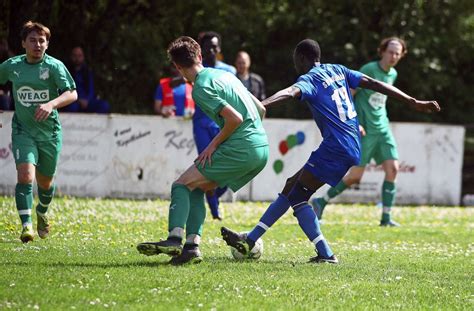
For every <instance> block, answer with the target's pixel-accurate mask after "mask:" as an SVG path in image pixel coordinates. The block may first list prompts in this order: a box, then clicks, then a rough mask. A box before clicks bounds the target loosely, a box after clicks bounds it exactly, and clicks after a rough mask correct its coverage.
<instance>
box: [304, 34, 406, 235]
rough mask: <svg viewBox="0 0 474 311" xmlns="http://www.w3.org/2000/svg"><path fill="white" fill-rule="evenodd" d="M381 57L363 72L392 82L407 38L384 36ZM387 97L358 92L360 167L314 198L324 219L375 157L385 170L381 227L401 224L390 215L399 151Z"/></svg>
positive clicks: (404, 50)
mask: <svg viewBox="0 0 474 311" xmlns="http://www.w3.org/2000/svg"><path fill="white" fill-rule="evenodd" d="M378 52H379V55H380V60H378V61H373V62H370V63H368V64H365V65H364V66H362V68H361V69H360V72H362V73H364V74H365V75H367V76H369V77H371V78H374V79H376V80H379V81H383V82H386V83H388V84H391V85H393V84H394V82H395V80H396V78H397V71H396V70H395V68H394V67H395V66H396V65H397V63H398V62H399V61H400V59H401V58H402V57H403V56H404V55H405V54H406V53H407V48H406V44H405V41H403V40H402V39H400V38H397V37H390V38H385V39H383V40H382V42H381V43H380V46H379V48H378ZM386 101H387V96H386V95H383V94H381V93H377V92H375V91H372V90H369V89H357V90H356V91H355V102H356V105H355V106H356V111H357V116H358V118H359V123H360V127H359V128H360V132H361V135H362V139H361V143H362V156H361V161H360V164H359V165H358V166H353V167H352V168H351V169H350V171H349V172H348V173H347V175H346V176H344V178H343V179H342V180H341V181H340V182H339V183H338V184H337V185H336V186H335V187H332V188H330V189H329V190H328V192H327V193H326V194H325V195H324V196H323V197H320V198H316V199H314V200H313V202H312V203H313V207H314V208H315V209H316V213H317V215H318V217H319V219H321V217H322V213H323V210H324V208H325V206H326V204H327V203H328V201H329V200H330V199H332V198H334V197H335V196H337V195H338V194H339V193H341V192H342V191H344V190H345V189H346V188H348V187H350V186H351V185H353V184H357V183H359V182H360V180H361V178H362V175H363V174H364V170H365V166H366V165H367V164H369V162H370V161H371V159H374V160H375V162H376V163H377V164H381V165H382V168H383V170H384V172H385V179H384V182H383V185H382V204H383V211H382V219H381V221H380V225H381V226H390V227H393V226H399V224H398V223H397V222H395V221H393V220H392V219H391V217H390V212H391V209H392V206H393V203H394V201H395V193H396V187H395V180H396V177H397V172H398V167H399V164H398V152H397V145H396V143H395V139H394V137H393V134H392V131H391V130H390V125H389V120H388V117H387V109H386V107H385V103H386Z"/></svg>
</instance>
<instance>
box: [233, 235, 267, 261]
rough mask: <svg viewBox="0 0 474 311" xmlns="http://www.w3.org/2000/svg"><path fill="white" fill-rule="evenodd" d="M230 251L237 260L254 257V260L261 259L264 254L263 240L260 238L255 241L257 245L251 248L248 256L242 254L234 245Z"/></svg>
mask: <svg viewBox="0 0 474 311" xmlns="http://www.w3.org/2000/svg"><path fill="white" fill-rule="evenodd" d="M230 253H231V254H232V257H234V259H236V260H244V259H254V260H256V259H259V258H260V257H261V256H262V254H263V240H262V239H258V240H257V241H256V242H255V246H254V247H253V248H252V249H251V250H250V253H249V254H248V255H247V256H245V255H242V253H240V252H239V251H238V250H237V249H236V248H234V247H231V248H230Z"/></svg>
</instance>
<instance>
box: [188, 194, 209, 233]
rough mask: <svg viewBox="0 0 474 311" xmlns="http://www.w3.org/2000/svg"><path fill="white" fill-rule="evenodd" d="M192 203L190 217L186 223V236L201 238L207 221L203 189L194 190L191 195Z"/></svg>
mask: <svg viewBox="0 0 474 311" xmlns="http://www.w3.org/2000/svg"><path fill="white" fill-rule="evenodd" d="M190 203H191V207H190V210H189V217H188V221H187V222H186V236H189V235H191V234H196V235H199V236H201V235H202V227H203V224H204V220H205V219H206V206H205V204H204V192H203V191H202V190H201V189H194V190H193V191H192V192H191V195H190Z"/></svg>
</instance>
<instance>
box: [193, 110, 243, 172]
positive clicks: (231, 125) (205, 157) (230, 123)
mask: <svg viewBox="0 0 474 311" xmlns="http://www.w3.org/2000/svg"><path fill="white" fill-rule="evenodd" d="M219 115H220V116H221V117H222V118H223V119H224V127H222V128H221V130H220V131H219V134H217V135H216V136H215V137H214V139H213V140H212V141H211V142H210V143H209V145H208V146H207V147H206V149H204V150H203V152H201V153H200V154H199V156H198V157H197V158H196V160H195V162H196V163H197V164H201V165H202V166H205V165H206V162H208V163H209V165H212V163H211V156H212V154H213V153H214V151H216V149H217V147H218V146H219V145H220V144H222V143H223V142H224V141H225V140H226V139H227V138H229V137H230V135H232V133H233V132H234V131H235V130H236V129H237V128H238V127H239V125H240V124H241V123H242V122H243V117H242V115H241V114H240V113H239V112H238V111H237V110H235V109H234V108H233V107H232V106H230V105H225V106H224V107H223V108H222V109H221V111H220V112H219Z"/></svg>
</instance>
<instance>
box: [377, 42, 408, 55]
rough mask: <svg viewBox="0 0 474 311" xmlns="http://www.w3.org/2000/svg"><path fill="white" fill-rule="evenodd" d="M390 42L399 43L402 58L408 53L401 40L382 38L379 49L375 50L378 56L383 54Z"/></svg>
mask: <svg viewBox="0 0 474 311" xmlns="http://www.w3.org/2000/svg"><path fill="white" fill-rule="evenodd" d="M392 41H395V42H398V43H400V45H401V46H402V56H404V55H405V54H406V53H408V49H407V44H406V43H405V40H403V39H401V38H398V37H388V38H384V39H382V41H380V44H379V47H378V48H377V52H378V53H379V55H382V53H383V52H385V50H386V49H387V47H388V45H389V44H390V42H392Z"/></svg>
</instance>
